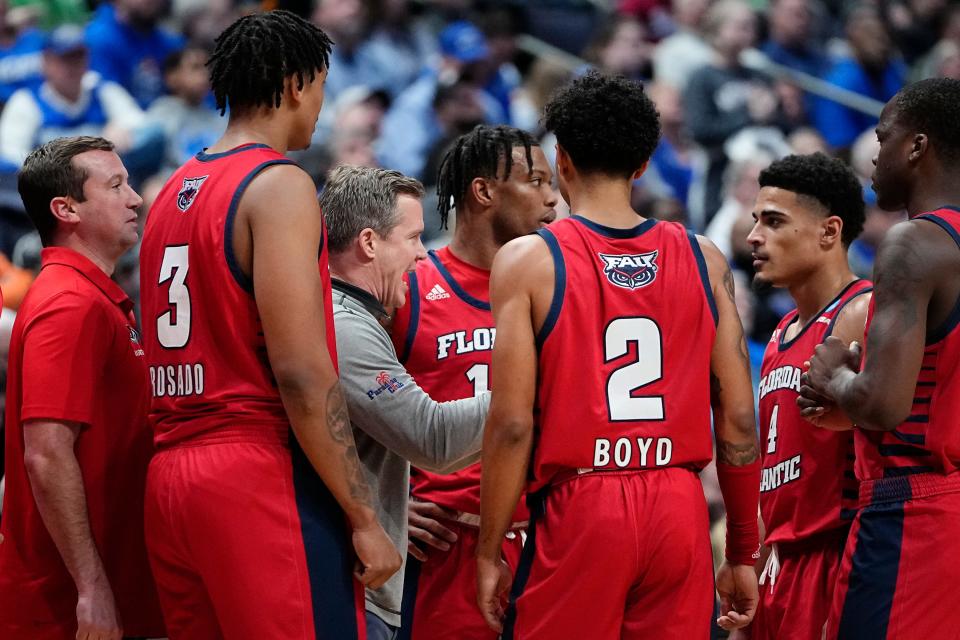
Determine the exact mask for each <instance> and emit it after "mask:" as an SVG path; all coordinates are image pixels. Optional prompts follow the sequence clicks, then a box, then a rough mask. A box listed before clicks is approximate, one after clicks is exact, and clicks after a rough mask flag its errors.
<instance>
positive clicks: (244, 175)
mask: <svg viewBox="0 0 960 640" xmlns="http://www.w3.org/2000/svg"><path fill="white" fill-rule="evenodd" d="M331 46H332V43H331V42H330V41H329V39H328V38H327V37H326V35H325V34H324V33H323V32H322V31H320V30H319V29H318V28H316V27H314V26H312V25H310V24H309V23H307V22H305V21H303V20H301V19H300V18H297V17H295V16H294V15H293V14H290V13H287V12H285V11H273V12H267V13H262V14H257V15H252V16H247V17H244V18H241V19H240V20H238V21H237V22H235V23H234V24H233V25H231V26H230V27H228V28H227V29H226V30H225V31H224V33H223V34H222V35H221V36H220V38H219V39H218V40H217V47H216V50H215V52H214V54H213V56H212V57H211V62H210V69H211V83H212V86H213V90H214V94H215V97H216V100H217V103H218V106H219V107H220V108H221V110H226V109H227V108H229V110H230V115H229V124H228V126H227V129H226V132H225V133H224V135H223V137H222V138H221V139H220V140H219V141H218V142H217V143H215V144H214V145H213V146H212V147H210V148H208V149H206V150H205V151H204V152H202V153H200V154H198V155H197V156H196V157H195V158H193V159H192V160H190V161H189V162H187V163H186V164H185V165H183V166H182V167H181V168H180V169H179V170H177V171H176V172H175V173H174V174H173V175H172V176H171V177H170V179H169V180H168V181H167V183H166V185H165V186H164V188H163V189H162V191H161V192H160V194H159V195H158V197H157V199H156V201H155V203H154V205H153V206H152V208H151V210H150V212H149V215H148V218H147V221H146V227H145V229H144V231H143V238H142V243H141V247H140V276H141V282H140V295H141V314H140V317H141V318H142V321H141V326H140V327H139V328H138V327H137V323H136V321H135V320H134V316H133V313H132V310H133V305H132V303H131V301H130V300H129V298H127V297H126V294H124V293H123V291H122V290H121V289H120V288H119V286H117V285H116V283H114V282H113V281H112V280H111V279H110V277H109V276H110V274H111V273H112V271H113V267H114V266H115V264H116V261H117V260H118V259H119V258H120V256H121V255H123V253H125V252H126V251H127V250H128V249H129V248H130V247H131V246H133V245H134V244H135V243H136V242H137V240H138V233H137V226H136V213H135V211H136V209H137V208H138V207H139V206H140V204H141V203H142V201H141V200H140V198H139V196H138V195H137V194H136V193H135V192H134V190H133V189H132V188H131V187H130V185H129V184H128V182H127V173H126V170H125V169H124V167H123V164H122V163H121V162H120V159H119V157H118V156H117V155H116V153H115V152H114V151H113V146H112V145H111V144H110V143H109V142H107V141H106V140H103V139H100V138H69V139H64V138H61V139H58V140H54V141H53V142H50V143H47V144H45V145H43V146H42V147H40V148H38V149H37V150H36V151H34V152H33V153H32V154H31V156H30V157H29V158H27V161H26V163H25V164H24V168H23V170H22V171H21V174H20V178H19V180H20V182H19V189H20V193H21V195H22V197H23V200H24V204H25V206H26V209H27V211H28V213H29V215H30V217H31V218H32V219H33V221H34V222H35V224H36V225H37V227H38V230H39V231H40V234H41V238H42V240H43V243H44V247H45V248H44V251H43V268H42V271H41V273H40V275H39V277H38V278H37V280H36V283H35V284H34V285H33V287H32V288H31V290H30V293H29V294H28V296H27V298H26V299H25V301H24V302H23V304H22V306H21V311H20V313H19V314H18V316H17V321H16V325H15V327H14V331H13V338H12V342H11V347H10V365H9V371H10V373H9V382H8V400H7V421H6V473H7V489H6V496H5V504H4V508H3V520H2V534H3V539H2V541H0V594H2V595H0V637H2V638H4V639H8V638H9V639H11V640H13V639H38V638H39V639H45V638H50V639H51V640H52V639H62V638H74V637H75V638H78V639H80V640H87V639H89V640H99V639H107V638H111V639H113V638H121V637H140V638H148V637H162V636H168V637H170V638H172V639H175V640H176V639H181V638H182V639H187V640H206V639H212V638H268V639H274V638H276V639H278V640H279V639H281V638H284V639H288V638H296V639H304V640H307V639H318V640H319V639H332V640H350V639H353V638H357V639H359V638H370V639H371V640H373V639H381V638H382V639H386V640H392V639H400V638H404V639H415V640H454V639H456V640H494V639H496V638H518V639H523V640H528V639H531V640H532V639H544V640H546V639H550V640H563V639H571V640H573V639H577V640H579V639H591V640H593V639H596V640H614V639H616V638H637V639H640V638H676V639H683V640H687V639H689V638H703V639H706V638H709V637H711V634H714V633H716V631H717V627H719V628H720V629H722V630H723V631H724V632H725V633H729V637H730V638H740V639H743V638H753V639H765V640H766V639H769V640H774V639H796V640H801V639H803V640H808V639H819V638H829V639H833V638H842V639H853V638H864V639H871V640H878V639H883V638H890V639H897V640H909V639H913V638H917V639H920V638H923V639H931V638H932V639H938V638H944V639H946V638H954V637H958V635H957V634H958V633H960V632H958V631H957V629H958V628H960V624H958V623H960V620H958V616H960V593H958V592H957V590H955V589H950V588H941V585H943V586H947V584H948V583H947V577H948V576H951V575H953V574H954V573H955V572H956V570H957V569H960V549H958V548H957V546H958V544H960V536H958V535H957V532H958V531H960V474H957V473H955V472H956V471H958V469H960V428H958V426H957V425H956V424H954V423H953V420H954V416H955V415H956V414H957V413H958V412H960V371H958V369H957V367H958V365H960V329H958V326H957V325H958V324H960V278H958V277H957V275H958V274H960V209H958V208H954V207H952V206H950V203H956V204H957V205H958V206H960V171H958V170H957V169H955V168H954V167H955V166H956V163H957V162H958V161H960V130H958V129H957V128H956V125H955V123H956V105H957V104H960V82H958V81H954V80H928V81H922V82H919V83H916V84H914V85H911V86H908V87H907V88H906V89H904V90H903V91H901V92H900V93H899V94H897V96H896V97H894V98H893V99H892V100H891V101H890V102H889V103H888V104H887V106H886V108H885V109H884V111H883V114H882V116H881V119H880V123H879V125H878V127H877V136H878V139H879V141H880V151H879V154H878V156H877V158H876V159H875V160H874V163H875V165H876V171H875V174H874V185H873V186H874V190H875V191H876V193H877V200H878V203H879V205H880V206H881V207H883V208H884V209H887V210H892V211H895V210H904V209H905V210H906V211H907V212H908V213H909V216H910V220H909V221H907V222H905V223H902V224H900V225H898V226H897V227H895V228H894V229H893V230H892V231H891V232H890V234H889V236H888V237H887V239H886V240H885V241H884V243H883V244H882V245H881V247H880V249H879V252H878V255H877V260H876V267H875V271H874V281H875V284H874V283H871V282H869V281H866V280H862V279H859V278H857V277H856V276H855V275H854V274H853V273H852V271H851V269H850V267H849V266H848V258H847V249H848V247H849V246H850V243H851V242H852V241H853V240H854V239H855V238H856V237H857V235H858V234H859V233H860V231H861V230H862V228H863V224H864V218H865V214H864V202H863V197H862V187H861V185H860V183H859V181H858V179H857V177H856V176H855V174H854V173H853V172H852V170H851V169H850V168H849V167H848V166H847V165H846V164H844V163H843V162H841V161H839V160H835V159H831V158H828V157H827V156H825V155H823V154H813V155H808V156H799V155H794V156H788V157H786V158H784V159H782V160H778V161H776V162H774V163H773V164H772V165H771V166H770V167H769V168H767V169H766V170H764V171H763V172H762V173H761V175H760V178H759V182H760V191H759V196H758V197H757V201H756V205H755V207H754V218H755V221H756V222H755V225H754V226H753V228H752V230H751V231H750V233H749V235H748V236H747V242H748V243H749V244H750V245H751V247H752V250H753V258H754V270H755V273H756V275H755V282H754V284H755V285H756V286H774V287H781V288H784V289H786V290H787V291H788V292H789V293H790V295H791V297H792V298H793V300H794V302H795V304H796V308H795V310H794V311H791V312H789V313H788V314H787V315H786V316H784V318H783V319H782V320H781V321H780V324H779V325H778V326H777V328H776V330H775V331H774V333H773V336H772V338H771V339H770V342H769V343H768V344H767V346H766V351H765V353H764V356H763V364H762V368H761V379H760V380H759V381H758V382H759V384H758V386H757V387H756V396H755V393H754V391H755V387H754V385H753V383H752V382H751V373H750V357H749V354H748V351H747V345H746V341H745V337H744V331H743V328H742V324H741V321H740V317H739V315H738V311H737V306H736V300H735V291H734V279H733V274H732V272H731V270H730V266H729V265H728V262H727V259H726V258H725V257H724V256H723V254H722V253H721V252H720V251H719V250H718V249H717V248H716V247H715V246H714V245H713V244H712V243H711V242H710V241H708V240H706V239H704V238H702V237H700V236H697V235H695V234H694V233H692V232H690V231H688V230H687V229H686V228H685V227H683V226H682V225H680V224H678V223H673V222H665V221H658V220H655V219H643V218H640V217H638V215H637V213H636V212H635V211H634V209H633V208H632V206H631V200H630V194H631V189H632V185H633V181H634V180H635V179H636V178H638V177H639V176H640V175H641V174H642V173H643V171H644V169H645V168H646V164H647V162H648V160H649V158H650V156H651V154H652V153H653V151H654V149H655V147H656V145H657V142H658V139H659V136H660V122H659V115H658V113H657V111H656V108H655V106H654V104H653V103H652V102H651V100H650V99H649V98H648V97H647V96H646V95H645V93H644V91H643V88H642V86H641V85H640V84H638V83H636V82H633V81H629V80H626V79H623V78H621V77H612V76H605V75H602V74H599V73H596V72H590V73H587V74H585V75H583V76H581V77H579V78H577V79H576V80H574V81H572V82H571V83H569V84H568V85H567V86H565V87H563V88H562V89H561V90H559V91H558V92H557V93H556V94H555V95H554V96H553V97H552V99H551V100H550V101H549V103H548V104H547V105H546V107H545V109H544V113H543V123H544V125H545V127H546V128H547V130H548V131H550V132H552V133H553V134H554V135H555V136H556V140H557V146H556V158H555V163H554V166H551V165H550V163H549V162H548V160H547V156H546V154H545V153H544V149H542V148H541V147H540V146H539V143H538V142H537V140H536V139H535V138H534V137H533V136H531V135H530V134H529V133H527V132H525V131H522V130H519V129H515V128H511V127H506V126H498V127H489V126H478V127H477V128H475V129H474V130H473V131H472V132H470V133H468V134H465V135H463V136H461V137H460V138H459V139H457V140H456V141H455V143H454V144H453V146H452V147H451V148H450V150H449V151H448V152H447V154H446V156H445V157H444V159H443V161H442V163H441V164H440V167H439V178H438V193H439V205H438V207H439V213H440V217H441V220H442V224H443V225H444V226H446V225H447V218H448V216H450V214H451V212H452V213H453V215H454V218H455V227H454V232H453V235H452V239H451V242H450V244H449V245H448V246H446V247H443V248H441V249H439V250H436V251H430V252H427V251H426V250H425V249H424V247H423V245H422V243H421V241H420V236H421V233H422V232H423V224H424V223H423V207H422V203H421V201H422V199H423V197H424V189H423V186H422V185H421V184H420V183H419V182H418V181H417V180H414V179H412V178H409V177H407V176H404V175H402V174H400V173H398V172H396V171H388V170H383V169H373V168H364V167H351V166H344V167H339V168H337V169H335V170H334V171H332V172H331V174H330V176H329V178H328V181H327V183H326V185H325V187H324V190H323V192H322V193H321V195H320V197H319V200H318V198H317V195H316V189H315V187H314V185H313V182H312V180H311V179H310V177H309V176H308V175H307V174H306V173H305V172H304V171H303V170H302V169H301V168H300V167H298V166H297V165H296V164H295V163H294V162H292V161H291V160H289V159H288V158H287V157H286V155H285V153H286V152H287V151H288V150H295V149H302V148H305V147H307V146H308V145H309V143H310V138H311V134H312V132H313V130H314V127H315V125H316V121H317V117H318V114H319V112H320V110H321V106H322V104H323V83H324V79H325V76H326V70H327V66H328V64H329V53H330V50H331ZM251 60H257V61H258V62H257V64H256V65H254V66H255V67H256V69H257V70H258V72H256V73H254V72H252V71H251V69H250V68H249V61H251ZM554 184H557V185H559V195H560V196H562V197H563V200H564V201H565V202H566V203H567V204H568V205H569V206H570V210H571V212H573V215H571V216H570V217H566V218H563V219H557V213H556V210H555V207H556V206H557V204H558V196H557V193H556V191H555V189H554V187H553V185H554ZM318 256H319V259H318ZM66 380H69V381H70V385H69V387H66V385H65V383H64V381H66ZM755 398H756V400H757V401H758V404H757V405H755ZM755 406H757V407H758V410H759V415H757V413H756V412H755ZM758 425H759V429H758V428H757V426H758ZM481 458H482V461H481ZM712 461H715V462H716V469H717V476H718V480H719V485H720V489H721V492H722V494H723V500H724V505H725V509H726V545H725V560H724V562H723V563H722V564H721V565H720V567H719V568H718V569H717V570H716V572H714V561H713V556H712V550H711V543H710V538H709V517H708V510H707V505H706V501H705V498H704V493H703V488H702V485H701V482H700V477H699V472H700V471H701V470H703V469H704V468H705V467H706V466H708V465H709V464H710V463H711V462H712ZM758 513H759V518H758ZM761 529H762V531H763V536H762V540H761ZM761 542H762V544H761Z"/></svg>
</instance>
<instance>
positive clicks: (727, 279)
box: [723, 267, 737, 304]
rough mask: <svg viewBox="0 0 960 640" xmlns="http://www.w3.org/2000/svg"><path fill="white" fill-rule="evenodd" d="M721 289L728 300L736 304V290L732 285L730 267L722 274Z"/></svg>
mask: <svg viewBox="0 0 960 640" xmlns="http://www.w3.org/2000/svg"><path fill="white" fill-rule="evenodd" d="M723 288H724V289H725V290H726V292H727V297H728V298H730V302H733V303H734V304H736V299H737V294H736V288H735V285H734V283H733V271H732V270H731V269H730V267H727V268H726V269H725V270H724V272H723Z"/></svg>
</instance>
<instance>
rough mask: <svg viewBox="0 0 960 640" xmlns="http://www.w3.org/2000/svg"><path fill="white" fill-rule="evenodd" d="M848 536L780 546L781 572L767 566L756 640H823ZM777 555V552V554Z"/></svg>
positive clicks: (752, 627)
mask: <svg viewBox="0 0 960 640" xmlns="http://www.w3.org/2000/svg"><path fill="white" fill-rule="evenodd" d="M846 533H847V530H846V528H844V529H843V530H842V531H834V532H828V533H827V534H824V535H821V536H818V537H817V540H809V541H804V542H801V543H794V544H778V545H777V558H778V559H779V563H778V565H779V566H778V569H777V570H776V571H775V572H774V574H773V577H772V578H771V576H770V575H769V569H770V567H771V563H772V562H773V560H770V561H768V563H767V568H768V571H767V574H768V575H766V577H765V578H764V584H762V585H760V603H759V606H758V607H757V614H756V616H754V618H753V622H752V623H751V624H750V627H749V628H748V629H747V633H748V635H749V636H750V638H751V639H752V640H819V639H820V637H821V636H822V635H823V627H824V625H825V624H826V622H827V616H828V615H829V614H830V603H831V602H832V600H833V591H834V587H835V586H836V583H837V574H838V573H839V572H840V558H841V557H842V556H843V544H844V541H845V540H846ZM772 553H773V552H772V551H771V554H772Z"/></svg>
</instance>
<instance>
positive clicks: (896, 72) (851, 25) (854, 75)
mask: <svg viewBox="0 0 960 640" xmlns="http://www.w3.org/2000/svg"><path fill="white" fill-rule="evenodd" d="M846 34H847V40H848V41H849V43H850V53H851V55H850V57H848V58H844V59H842V60H839V61H838V62H837V63H835V64H834V65H833V67H832V68H831V69H830V71H829V72H828V73H827V75H826V80H827V81H829V82H832V83H833V84H835V85H837V86H839V87H843V88H844V89H849V90H850V91H854V92H856V93H859V94H861V95H864V96H868V97H870V98H874V99H875V100H879V101H880V102H886V101H887V100H889V99H890V98H892V97H893V96H894V94H896V93H897V91H899V90H900V88H901V87H903V84H904V82H905V80H906V67H905V66H904V65H903V62H901V61H900V60H899V59H898V58H897V57H896V51H895V49H894V48H893V43H892V42H891V40H890V34H889V33H888V32H887V27H886V26H885V25H884V23H883V21H882V20H881V19H880V15H879V14H878V13H877V10H876V9H875V8H873V7H872V6H870V5H867V4H861V5H859V6H857V7H855V8H854V9H853V10H852V11H851V12H850V14H849V15H848V16H847V20H846ZM814 121H815V123H816V125H817V129H819V130H820V132H821V133H822V134H823V137H824V138H826V140H827V142H828V143H829V144H830V146H831V147H832V148H833V149H834V150H836V151H838V152H841V153H845V152H846V151H847V149H848V148H849V147H850V145H851V144H853V141H854V140H855V139H856V138H857V136H858V135H860V133H861V132H863V131H866V130H867V129H872V128H873V127H875V126H876V124H877V118H876V117H875V116H872V115H868V114H865V113H861V112H859V111H856V110H854V109H851V108H849V107H845V106H843V105H840V104H838V103H836V102H833V101H831V100H828V99H826V98H820V99H818V100H817V101H816V107H815V110H814Z"/></svg>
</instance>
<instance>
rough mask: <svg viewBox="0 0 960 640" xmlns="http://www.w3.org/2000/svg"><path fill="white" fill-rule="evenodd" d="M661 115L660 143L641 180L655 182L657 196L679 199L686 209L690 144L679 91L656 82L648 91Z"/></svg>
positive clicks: (690, 174)
mask: <svg viewBox="0 0 960 640" xmlns="http://www.w3.org/2000/svg"><path fill="white" fill-rule="evenodd" d="M647 93H648V94H649V95H650V99H651V100H653V103H654V104H655V105H657V111H658V112H659V113H660V131H661V135H660V143H659V144H658V145H657V148H656V150H654V152H653V155H652V156H650V166H649V167H648V168H647V171H646V172H645V173H644V174H643V176H642V177H641V178H640V179H641V181H647V182H649V181H652V180H656V181H657V182H658V183H659V184H660V190H661V191H663V193H661V194H660V195H661V196H662V197H668V198H673V199H676V200H678V201H679V202H681V203H682V204H683V207H684V208H686V207H687V197H688V195H689V192H690V185H691V184H692V183H693V179H694V155H695V150H694V149H693V141H692V140H691V139H690V133H689V131H688V130H687V124H686V121H685V118H684V112H683V101H682V100H681V98H680V92H679V91H678V90H677V89H676V88H675V87H672V86H670V85H668V84H663V83H657V84H654V85H651V86H650V87H649V88H648V89H647Z"/></svg>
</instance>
